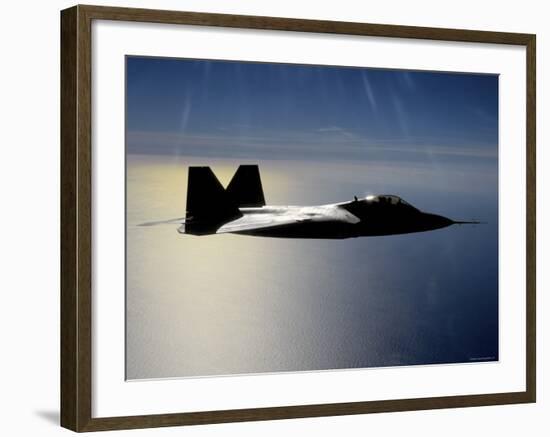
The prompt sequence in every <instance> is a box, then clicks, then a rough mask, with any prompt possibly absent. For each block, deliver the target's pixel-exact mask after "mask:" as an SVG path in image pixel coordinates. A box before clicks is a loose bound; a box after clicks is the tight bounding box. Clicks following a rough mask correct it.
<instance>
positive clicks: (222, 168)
mask: <svg viewBox="0 0 550 437" xmlns="http://www.w3.org/2000/svg"><path fill="white" fill-rule="evenodd" d="M61 111H62V113H61V124H62V125H61V180H62V183H61V208H62V210H61V216H62V222H61V234H62V235H61V256H62V259H61V329H62V337H61V424H62V426H64V427H66V428H69V429H72V430H75V431H96V430H108V429H125V428H143V427H157V426H173V425H192V424H205V423H220V422H232V421H248V420H270V419H283V418H297V417H314V416H327V415H343V414H362V413H372V412H388V411H404V410H419V409H435V408H452V407H467V406H481V405H495V404H509V403H526V402H535V391H536V387H535V386H536V379H535V357H536V355H535V36H534V35H528V34H514V33H501V32H486V31H473V30H454V29H436V28H420V27H408V26H394V25H379V24H364V23H347V22H331V21H314V20H297V19H286V18H285V19H283V18H273V17H255V16H235V15H219V14H205V13H194V12H193V13H191V12H174V11H159V10H143V9H125V8H110V7H96V6H75V7H73V8H70V9H67V10H64V11H62V13H61Z"/></svg>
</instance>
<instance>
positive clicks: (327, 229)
mask: <svg viewBox="0 0 550 437" xmlns="http://www.w3.org/2000/svg"><path fill="white" fill-rule="evenodd" d="M159 223H177V224H180V225H181V226H180V227H179V228H178V232H179V233H180V234H190V235H213V234H242V235H252V236H261V237H278V238H322V239H343V238H355V237H372V236H382V235H396V234H408V233H412V232H424V231H431V230H434V229H440V228H445V227H447V226H450V225H453V224H464V223H471V224H478V223H480V222H478V221H454V220H451V219H449V218H447V217H443V216H441V215H437V214H431V213H427V212H423V211H420V210H419V209H417V208H415V207H414V206H412V205H411V204H410V203H408V202H406V201H405V200H403V199H402V198H400V197H399V196H396V195H393V194H379V195H371V196H367V197H363V198H358V197H357V196H354V198H353V200H350V201H347V202H340V203H331V204H326V205H316V206H271V205H266V204H265V198H264V193H263V188H262V182H261V179H260V171H259V169H258V166H257V165H241V166H239V168H238V169H237V172H236V173H235V175H234V176H233V178H232V179H231V182H230V183H229V185H228V186H227V189H224V188H223V186H222V184H221V183H220V181H219V180H218V178H216V176H215V175H214V173H213V172H212V170H211V169H210V167H189V173H188V184H187V206H186V215H185V218H180V219H173V220H167V221H162V222H151V223H145V224H144V225H152V224H159Z"/></svg>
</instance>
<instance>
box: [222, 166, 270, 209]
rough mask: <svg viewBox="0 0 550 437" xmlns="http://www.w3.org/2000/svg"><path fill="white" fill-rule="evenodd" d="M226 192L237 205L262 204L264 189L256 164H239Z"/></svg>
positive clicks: (253, 205) (257, 205)
mask: <svg viewBox="0 0 550 437" xmlns="http://www.w3.org/2000/svg"><path fill="white" fill-rule="evenodd" d="M227 194H228V195H229V197H230V198H231V199H232V200H233V201H234V202H235V204H236V205H237V206H238V207H259V206H264V205H265V199H264V191H263V189H262V181H261V179H260V170H259V169H258V166H257V165H241V166H239V168H238V169H237V171H236V173H235V175H234V176H233V178H232V179H231V182H229V185H228V186H227Z"/></svg>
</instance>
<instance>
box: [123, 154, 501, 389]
mask: <svg viewBox="0 0 550 437" xmlns="http://www.w3.org/2000/svg"><path fill="white" fill-rule="evenodd" d="M241 163H258V164H259V165H260V172H261V175H262V182H263V188H264V193H265V197H266V202H267V203H268V204H278V205H285V204H294V205H301V204H304V205H306V204H322V203H333V202H338V201H344V200H347V199H352V198H353V195H357V196H365V195H367V194H375V193H378V194H382V193H384V194H397V195H399V196H401V197H403V198H404V199H405V200H407V201H408V202H409V203H411V204H413V205H414V206H416V207H418V208H419V209H421V210H424V211H428V212H432V213H436V214H441V215H444V216H447V217H450V218H452V219H456V220H459V219H462V220H469V219H472V218H475V219H479V220H482V221H484V222H486V223H485V224H482V225H461V226H457V225H455V226H451V227H448V228H445V229H440V230H436V231H431V232H425V233H417V234H409V235H398V236H386V237H368V238H365V237H363V238H356V239H347V240H336V241H334V240H294V239H275V238H261V237H251V236H240V235H229V234H226V235H213V236H201V237H196V236H190V235H180V234H178V233H177V231H176V229H177V227H178V225H174V224H171V225H170V224H166V225H159V226H154V227H141V226H138V225H139V224H140V223H144V222H149V221H154V220H164V219H171V218H175V217H182V216H183V215H184V214H185V199H186V190H187V186H186V185H187V167H188V166H189V165H210V166H212V168H213V170H214V172H215V173H216V174H217V175H218V177H219V179H220V180H221V182H222V183H223V184H224V185H226V184H227V183H228V182H229V180H230V178H231V176H232V175H233V173H234V171H235V170H236V168H237V167H238V165H239V164H241ZM497 188H498V171H497V167H496V165H495V164H494V163H485V162H484V161H483V160H480V163H479V165H477V166H472V164H471V162H470V163H466V162H465V163H464V164H460V162H458V163H457V162H456V161H455V162H453V164H452V165H451V164H445V163H439V164H435V163H434V162H431V163H428V164H426V163H404V162H397V161H396V162H376V163H373V164H372V165H366V164H364V163H353V162H331V163H327V162H316V161H315V160H311V161H305V160H302V161H295V162H287V161H283V160H276V159H273V160H260V161H254V162H252V161H246V162H245V161H243V160H230V159H212V158H210V157H202V158H201V157H185V156H154V155H128V157H127V205H126V208H127V242H126V250H127V253H126V263H127V266H126V268H127V284H126V335H127V338H126V340H127V341H126V375H127V378H128V379H145V378H172V377H174V378H175V377H193V376H212V375H229V374H246V373H262V372H287V371H311V370H325V369H347V368H365V367H383V366H401V365H425V364H442V363H461V362H473V361H475V362H478V361H494V360H498V339H499V337H498V195H497V193H498V189H497Z"/></svg>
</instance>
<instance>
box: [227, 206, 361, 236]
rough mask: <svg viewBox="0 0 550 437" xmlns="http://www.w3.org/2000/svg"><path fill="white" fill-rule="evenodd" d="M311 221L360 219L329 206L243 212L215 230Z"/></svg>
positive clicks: (247, 229)
mask: <svg viewBox="0 0 550 437" xmlns="http://www.w3.org/2000/svg"><path fill="white" fill-rule="evenodd" d="M311 221H315V222H328V221H332V222H341V223H349V224H355V223H358V222H359V221H360V220H359V218H357V217H356V216H355V215H353V214H351V213H350V212H348V211H346V210H345V209H342V208H331V209H330V210H327V209H322V210H312V209H306V208H304V210H303V211H300V212H294V211H293V212H289V213H285V214H245V215H244V216H242V217H239V218H238V219H236V220H233V221H230V222H228V223H226V224H224V225H223V226H221V227H220V228H219V229H218V230H217V231H216V233H217V234H225V233H230V232H241V231H252V230H256V229H265V228H276V227H279V226H285V225H290V224H296V223H304V222H311Z"/></svg>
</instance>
